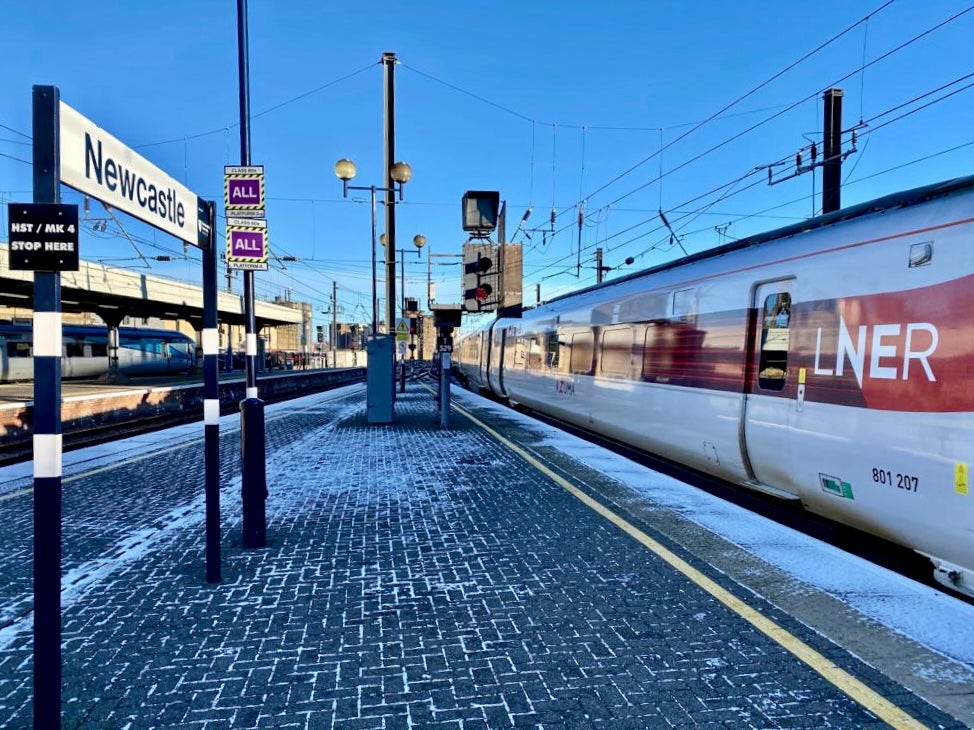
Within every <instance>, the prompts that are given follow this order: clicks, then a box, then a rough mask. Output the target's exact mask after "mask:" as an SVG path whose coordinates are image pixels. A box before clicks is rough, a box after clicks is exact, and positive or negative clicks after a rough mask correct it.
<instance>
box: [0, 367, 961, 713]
mask: <svg viewBox="0 0 974 730" xmlns="http://www.w3.org/2000/svg"><path fill="white" fill-rule="evenodd" d="M454 396H455V397H454V404H455V406H457V407H458V408H459V409H462V410H456V411H455V412H454V413H453V414H452V417H451V428H450V429H448V430H444V429H441V428H440V427H439V413H438V410H437V407H436V405H435V403H434V402H433V400H432V391H431V390H427V389H426V388H425V387H423V386H421V385H420V384H416V383H411V384H410V385H409V387H408V390H407V392H406V393H405V394H400V395H398V397H397V403H396V421H395V422H394V423H393V424H391V425H387V426H369V425H368V423H367V419H366V414H365V405H366V404H365V389H364V386H361V385H356V386H349V387H346V388H341V389H338V390H333V391H329V392H326V393H320V394H317V395H313V396H308V397H305V398H302V399H300V400H297V401H290V402H287V403H281V404H276V405H271V406H268V408H267V414H266V418H267V424H266V442H267V463H268V470H267V474H268V488H269V492H270V497H269V501H268V505H267V509H268V541H269V545H268V547H266V548H262V549H256V550H244V549H242V548H241V546H240V500H239V493H240V476H239V447H240V442H239V432H237V431H236V429H237V427H238V426H239V417H235V416H227V417H224V419H222V421H221V434H222V437H221V451H222V469H221V470H222V472H223V474H224V485H223V496H222V500H223V580H222V582H221V583H219V584H216V585H208V584H206V583H205V581H204V562H203V561H204V553H203V550H204V540H203V537H204V535H203V500H202V496H201V495H202V491H203V475H202V440H201V439H202V428H201V427H200V426H197V425H191V426H184V427H179V428H177V429H172V430H170V431H168V432H166V433H164V434H158V435H154V436H145V437H139V438H137V439H133V440H129V441H127V442H121V443H117V444H113V445H112V446H111V447H100V448H96V449H86V450H81V451H76V452H70V453H69V454H65V477H64V480H63V481H64V539H63V545H64V557H63V571H64V580H63V585H64V591H63V596H62V603H63V614H62V615H63V620H62V624H63V631H64V633H63V648H64V657H63V670H64V689H63V701H62V706H63V712H64V727H66V728H76V727H77V728H81V727H83V728H103V727H104V728H123V727H132V728H136V727H138V728H154V727H179V728H256V727H268V728H271V727H273V728H285V727H295V728H332V727H334V728H407V727H412V728H509V727H539V728H589V727H593V728H594V727H603V728H655V727H688V726H703V727H760V728H774V727H816V728H827V727H832V728H849V727H883V726H894V727H922V726H926V727H949V728H959V727H965V726H968V725H971V724H974V697H972V695H971V693H970V687H971V686H974V607H972V606H971V605H969V604H967V603H963V602H961V601H958V600H956V599H952V598H950V597H947V596H945V595H943V594H941V593H937V592H936V591H934V590H933V589H931V588H928V587H924V586H918V585H916V584H914V583H912V582H910V581H907V580H905V579H903V578H901V577H898V576H895V575H892V574H889V573H888V572H887V571H885V570H883V569H881V568H877V567H875V566H872V565H869V564H867V563H864V562H863V561H861V560H860V559H858V558H854V557H850V556H847V555H845V554H843V553H841V552H839V551H838V550H835V549H833V548H829V547H827V546H823V545H821V544H820V543H817V542H816V541H815V540H813V539H811V538H808V537H805V536H802V535H798V534H795V533H793V532H792V531H790V530H787V529H786V528H781V527H778V526H776V525H771V524H768V523H766V522H765V521H764V520H763V519H762V518H759V517H755V516H753V515H750V514H748V513H745V512H742V511H741V510H739V509H738V508H736V507H733V506H730V505H727V504H726V503H722V502H719V501H718V500H716V499H714V498H712V497H709V496H708V495H704V494H701V493H700V492H698V491H697V490H693V489H692V488H690V487H687V486H685V485H682V484H680V483H679V482H676V481H675V480H673V479H670V478H668V477H665V476H661V475H659V474H656V473H654V472H651V471H649V470H647V469H645V468H643V467H639V466H636V465H633V464H632V463H631V462H627V461H626V460H624V459H622V458H621V457H618V456H615V455H613V454H610V453H607V452H605V451H603V450H601V449H598V448H596V447H593V446H591V445H588V444H585V443H583V442H580V441H578V440H577V439H574V438H571V437H568V436H565V435H562V434H560V433H559V432H557V431H554V430H552V429H550V428H548V427H546V426H543V425H540V424H538V423H535V422H532V421H530V420H528V419H527V418H525V417H523V416H521V415H518V414H516V413H514V412H512V411H510V410H506V409H503V408H502V407H500V406H498V405H496V404H493V403H490V402H489V401H486V400H484V399H481V398H479V397H477V396H474V395H472V394H469V393H466V392H463V391H460V390H458V389H457V388H454ZM30 488H31V478H30V471H29V468H28V467H27V466H26V465H17V466H14V467H5V468H3V469H0V519H2V520H3V524H4V525H5V526H7V527H6V529H5V530H4V532H3V533H2V537H0V541H2V542H0V545H2V549H0V606H2V609H0V627H2V628H0V726H4V727H7V726H9V727H28V726H29V725H30V718H31V704H30V698H31V661H30V658H31V641H30V635H31V634H30V632H31V620H32V619H31V617H32V615H31V609H30V537H31V499H30ZM721 525H724V527H721Z"/></svg>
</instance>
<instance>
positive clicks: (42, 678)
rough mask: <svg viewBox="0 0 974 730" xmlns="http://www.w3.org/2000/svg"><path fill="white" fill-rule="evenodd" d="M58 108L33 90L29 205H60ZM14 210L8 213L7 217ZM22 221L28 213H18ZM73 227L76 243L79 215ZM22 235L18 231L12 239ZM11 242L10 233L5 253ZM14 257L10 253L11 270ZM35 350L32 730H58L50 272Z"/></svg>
mask: <svg viewBox="0 0 974 730" xmlns="http://www.w3.org/2000/svg"><path fill="white" fill-rule="evenodd" d="M59 101H60V94H59V93H58V90H57V89H56V88H55V87H53V86H35V87H34V99H33V104H34V108H33V115H34V122H33V125H34V202H35V203H41V204H48V203H58V201H59V200H60V187H59V180H60V168H61V165H60V158H59V156H58V131H59V124H58V123H59V119H58V104H59ZM19 207H20V208H21V209H22V208H23V207H24V206H19ZM27 207H33V206H27ZM38 207H39V208H61V207H66V206H58V205H54V206H48V205H40V206H38ZM17 208H18V206H11V215H13V212H14V211H15V210H16V209H17ZM19 215H20V213H18V216H19ZM24 215H25V216H26V215H28V213H27V212H24ZM21 223H23V224H24V225H26V224H32V223H33V221H30V220H27V221H23V220H22V221H21ZM55 225H59V224H55ZM74 225H75V236H77V225H78V213H77V208H75V214H74ZM12 227H13V222H12V221H11V228H12ZM23 233H24V232H23V231H18V232H17V236H22V235H23ZM13 235H14V234H13V233H11V239H10V242H11V249H13V245H12V244H13V241H14V238H13ZM45 235H46V233H45ZM35 238H36V239H37V241H43V239H42V238H41V237H40V236H36V237H35V236H31V237H30V240H31V242H35ZM20 240H26V239H24V238H21V239H20ZM75 241H77V238H75ZM13 253H14V252H13V250H11V256H10V258H11V264H12V263H13ZM24 253H26V251H25V252H24ZM30 253H31V258H32V257H33V256H34V255H37V256H38V257H39V256H40V254H41V253H42V252H40V251H31V252H30ZM75 255H77V245H75ZM37 262H38V263H39V262H40V258H38V259H37ZM11 268H13V266H11ZM75 268H77V266H75ZM33 347H34V727H35V728H37V729H38V730H40V729H41V728H44V729H45V730H46V729H47V728H60V727H61V274H60V272H59V271H58V270H57V269H56V268H55V269H54V270H53V271H44V270H37V271H36V272H35V274H34V344H33Z"/></svg>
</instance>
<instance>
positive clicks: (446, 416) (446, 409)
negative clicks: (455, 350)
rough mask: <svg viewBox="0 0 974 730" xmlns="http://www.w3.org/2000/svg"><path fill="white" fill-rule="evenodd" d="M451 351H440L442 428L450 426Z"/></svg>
mask: <svg viewBox="0 0 974 730" xmlns="http://www.w3.org/2000/svg"><path fill="white" fill-rule="evenodd" d="M452 368H453V364H452V363H451V361H450V353H449V352H443V351H442V350H441V351H440V428H449V427H450V370H451V369H452Z"/></svg>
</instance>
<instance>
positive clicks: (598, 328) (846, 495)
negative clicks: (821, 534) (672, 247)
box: [456, 177, 974, 595]
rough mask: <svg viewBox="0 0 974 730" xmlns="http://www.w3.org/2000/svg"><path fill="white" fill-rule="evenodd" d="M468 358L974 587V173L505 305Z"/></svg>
mask: <svg viewBox="0 0 974 730" xmlns="http://www.w3.org/2000/svg"><path fill="white" fill-rule="evenodd" d="M456 358H457V369H458V371H459V373H460V374H461V376H462V377H463V378H464V379H465V380H466V381H467V382H468V383H469V384H470V385H471V386H472V387H474V388H482V389H486V390H489V391H490V392H492V393H494V394H496V395H498V396H501V397H503V398H506V399H508V400H509V401H510V402H511V403H514V404H523V405H524V406H526V407H528V408H531V409H533V410H535V411H538V412H541V413H545V414H549V415H551V416H553V417H556V418H558V419H561V420H563V421H566V422H569V423H572V424H576V425H579V426H581V427H584V428H587V429H589V430H591V431H595V432H598V433H600V434H603V435H605V436H608V437H611V438H613V439H615V440H617V441H620V442H624V443H627V444H631V445H634V446H636V447H638V448H640V449H643V450H645V451H647V452H651V453H655V454H658V455H661V456H663V457H666V458H668V459H670V460H672V461H675V462H678V463H681V464H685V465H688V466H690V467H692V468H694V469H697V470H699V471H701V472H705V473H708V474H711V475H714V476H717V477H719V478H722V479H724V480H727V481H730V482H733V483H736V484H737V485H740V486H742V487H746V488H749V489H754V490H758V491H760V492H764V493H768V494H772V495H775V496H777V497H781V498H784V499H789V500H800V502H801V504H802V505H804V507H805V508H807V509H808V510H810V511H811V512H815V513H817V514H820V515H824V516H826V517H828V518H831V519H833V520H835V521H837V522H839V523H843V524H847V525H851V526H854V527H856V528H859V529H861V530H864V531H866V532H869V533H872V534H875V535H879V536H881V537H884V538H886V539H889V540H891V541H893V542H896V543H899V544H901V545H904V546H906V547H908V548H910V549H912V550H915V551H916V552H918V553H920V554H922V555H924V556H926V557H927V558H929V559H930V560H931V562H932V564H933V567H934V576H935V577H936V578H937V580H938V581H940V582H941V583H943V584H944V585H946V586H948V587H950V588H952V589H954V590H957V591H959V592H962V593H966V594H968V595H974V489H972V485H971V477H970V473H971V466H972V463H974V177H968V178H963V179H958V180H953V181H950V182H946V183H941V184H938V185H931V186H927V187H923V188H918V189H916V190H911V191H907V192H904V193H898V194H895V195H890V196H887V197H885V198H880V199H878V200H875V201H872V202H870V203H865V204H862V205H858V206H854V207H851V208H848V209H846V210H841V211H837V212H835V213H831V214H828V215H825V216H821V217H819V218H815V219H811V220H808V221H805V222H802V223H800V224H796V225H792V226H788V227H786V228H782V229H779V230H776V231H772V232H770V233H766V234H762V235H758V236H753V237H750V238H746V239H743V240H740V241H735V242H733V243H729V244H726V245H724V246H721V247H719V248H715V249H713V250H710V251H706V252H703V253H699V254H694V255H691V256H688V257H686V258H684V259H682V260H679V261H675V262H673V263H669V264H665V265H661V266H657V267H655V268H652V269H649V270H646V271H643V272H638V273H634V274H632V275H629V276H626V277H623V278H620V279H617V280H614V281H611V282H608V283H604V284H600V285H597V286H594V287H590V288H588V289H585V290H582V291H579V292H577V293H573V294H570V295H567V296H563V297H560V298H557V299H554V300H552V301H550V302H547V303H544V304H541V305H539V306H537V307H535V308H533V309H530V310H527V311H525V312H524V315H523V318H521V319H497V320H494V321H493V322H492V323H490V324H489V325H488V326H487V327H485V328H484V329H482V330H480V331H478V332H474V333H471V334H469V335H465V336H463V337H461V338H459V339H458V343H457V348H456Z"/></svg>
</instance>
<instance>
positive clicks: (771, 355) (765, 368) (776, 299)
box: [758, 292, 791, 390]
mask: <svg viewBox="0 0 974 730" xmlns="http://www.w3.org/2000/svg"><path fill="white" fill-rule="evenodd" d="M763 319H764V321H763V324H762V328H761V362H760V364H759V366H758V387H759V388H762V389H764V390H781V389H782V388H784V387H785V375H786V374H787V372H788V344H789V339H790V335H789V331H788V325H789V324H790V322H791V295H790V294H788V293H787V292H781V293H780V294H771V295H770V296H769V297H768V298H767V299H765V300H764V313H763Z"/></svg>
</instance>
